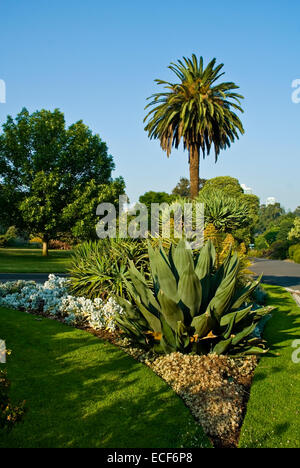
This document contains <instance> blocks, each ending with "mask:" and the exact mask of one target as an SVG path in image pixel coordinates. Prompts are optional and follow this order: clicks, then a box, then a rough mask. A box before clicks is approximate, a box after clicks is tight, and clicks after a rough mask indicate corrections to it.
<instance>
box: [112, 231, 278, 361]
mask: <svg viewBox="0 0 300 468" xmlns="http://www.w3.org/2000/svg"><path fill="white" fill-rule="evenodd" d="M148 249H149V259H150V267H151V274H152V279H153V287H149V282H148V281H147V280H146V279H145V277H144V276H143V275H142V274H141V273H140V272H139V271H138V270H137V269H136V267H135V266H134V264H133V262H131V263H130V269H129V276H130V279H131V281H130V282H129V281H127V280H125V283H126V287H127V288H128V293H129V295H130V296H131V297H132V302H133V303H131V302H129V301H127V300H125V299H124V298H122V297H117V301H118V303H119V304H120V305H121V306H122V307H123V309H124V311H125V313H124V314H123V315H122V317H118V318H117V321H118V325H119V327H120V329H121V330H122V331H123V332H124V333H125V335H127V336H128V337H130V338H131V339H132V340H134V341H136V342H139V343H140V344H142V345H145V346H146V347H148V348H152V349H153V350H154V351H155V352H159V353H165V354H168V353H171V352H173V351H180V352H182V353H191V352H193V353H198V354H204V353H209V352H214V353H217V354H235V355H246V354H260V353H263V352H266V350H265V346H264V343H263V342H262V340H260V339H258V338H256V337H254V336H253V332H254V329H255V328H256V325H257V322H259V320H260V319H261V318H262V317H263V316H265V315H266V314H269V313H270V312H271V310H272V308H270V307H263V308H261V309H256V310H254V308H253V305H252V304H250V303H249V302H247V301H249V296H250V294H251V293H252V291H254V290H255V288H256V287H257V286H258V284H259V282H260V279H258V280H257V281H254V282H250V283H249V284H247V285H246V286H245V287H243V288H238V286H237V273H238V269H239V259H238V256H237V255H236V254H232V253H231V252H229V254H228V256H227V257H226V259H225V261H224V263H223V264H222V265H221V266H220V267H219V268H218V269H217V268H215V257H216V252H215V249H214V246H213V244H212V242H211V241H208V242H207V243H206V244H205V245H204V247H203V248H202V249H201V251H200V253H199V255H197V256H196V258H195V257H194V256H193V254H192V252H191V250H190V249H189V248H188V247H187V245H186V242H185V241H184V240H182V241H180V243H179V244H178V245H177V246H176V247H175V248H174V246H171V248H170V249H169V251H168V252H166V251H165V250H164V249H163V248H162V247H161V248H159V249H153V248H152V247H151V245H150V244H149V246H148Z"/></svg>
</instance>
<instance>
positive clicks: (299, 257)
mask: <svg viewBox="0 0 300 468" xmlns="http://www.w3.org/2000/svg"><path fill="white" fill-rule="evenodd" d="M293 260H294V262H296V263H300V250H297V251H296V252H295V253H294V256H293Z"/></svg>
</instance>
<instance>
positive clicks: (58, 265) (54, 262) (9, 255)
mask: <svg viewBox="0 0 300 468" xmlns="http://www.w3.org/2000/svg"><path fill="white" fill-rule="evenodd" d="M70 257H71V251H65V250H50V251H49V256H48V257H43V256H42V251H41V250H39V249H8V248H5V249H0V273H65V272H67V269H68V267H69V266H70Z"/></svg>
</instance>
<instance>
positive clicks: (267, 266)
mask: <svg viewBox="0 0 300 468" xmlns="http://www.w3.org/2000/svg"><path fill="white" fill-rule="evenodd" d="M252 261H253V264H252V266H251V267H250V270H252V271H253V272H254V273H255V274H257V275H260V274H261V273H263V282H264V283H268V284H275V285H278V286H283V287H285V288H291V289H295V290H298V291H300V264H298V263H293V262H289V261H286V260H267V259H264V258H253V259H252Z"/></svg>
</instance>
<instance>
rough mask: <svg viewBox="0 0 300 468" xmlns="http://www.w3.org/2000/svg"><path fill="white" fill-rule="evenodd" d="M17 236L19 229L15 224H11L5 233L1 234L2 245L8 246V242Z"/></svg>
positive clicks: (0, 241) (0, 242)
mask: <svg viewBox="0 0 300 468" xmlns="http://www.w3.org/2000/svg"><path fill="white" fill-rule="evenodd" d="M16 237H17V230H16V228H15V226H11V227H9V228H8V229H7V231H6V233H5V234H2V235H1V236H0V247H6V246H7V245H8V243H9V242H10V241H11V240H13V239H15V238H16Z"/></svg>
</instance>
